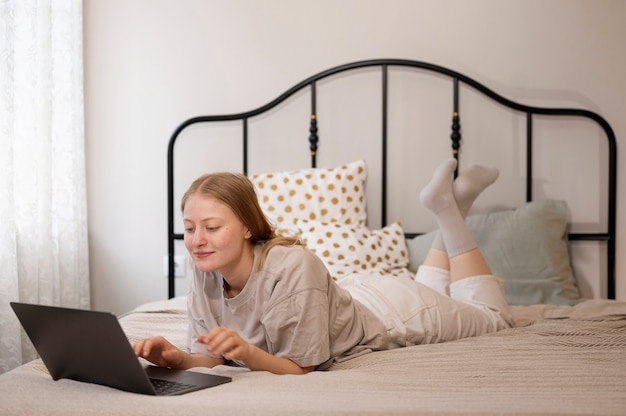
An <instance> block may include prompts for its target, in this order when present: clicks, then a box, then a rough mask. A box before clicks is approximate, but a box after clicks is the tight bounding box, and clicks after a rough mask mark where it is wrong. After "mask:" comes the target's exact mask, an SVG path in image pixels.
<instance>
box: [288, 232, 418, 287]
mask: <svg viewBox="0 0 626 416" xmlns="http://www.w3.org/2000/svg"><path fill="white" fill-rule="evenodd" d="M298 228H299V232H300V236H301V239H302V241H303V243H304V244H305V245H306V246H307V247H308V248H309V249H310V250H311V251H313V252H314V253H315V254H317V256H318V257H319V258H321V259H322V261H323V262H324V264H325V265H326V267H327V268H328V270H329V272H330V274H331V275H332V276H333V278H335V279H337V280H339V279H341V278H342V277H345V276H348V275H350V274H355V273H363V272H371V271H378V272H380V273H381V274H389V273H391V274H394V272H396V271H397V272H398V273H402V272H403V270H406V267H407V266H408V264H409V255H408V250H407V247H406V242H405V237H404V231H403V230H402V227H401V226H400V224H399V223H397V222H396V223H393V224H391V225H388V226H386V227H384V228H383V229H381V230H369V229H368V228H367V227H365V226H351V225H345V224H339V223H328V222H322V221H308V220H302V221H300V222H298Z"/></svg>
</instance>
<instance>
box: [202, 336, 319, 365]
mask: <svg viewBox="0 0 626 416" xmlns="http://www.w3.org/2000/svg"><path fill="white" fill-rule="evenodd" d="M198 341H199V342H201V343H203V344H205V345H206V349H207V351H208V352H210V353H211V354H213V355H215V356H218V357H224V358H225V359H227V360H238V361H241V362H243V363H244V364H245V365H246V366H247V367H248V368H249V369H250V370H262V371H269V372H271V373H274V374H306V373H308V372H310V371H313V369H314V368H315V366H310V367H300V366H299V365H298V364H296V363H295V362H293V361H291V360H289V359H287V358H282V357H276V356H274V355H271V354H268V353H267V352H266V351H263V350H262V349H260V348H258V347H256V346H255V345H252V344H249V343H247V342H246V341H244V340H243V339H242V338H241V337H240V336H239V334H238V333H237V331H234V330H232V329H230V328H224V327H217V328H213V329H212V330H211V332H209V333H208V334H206V335H201V336H199V337H198Z"/></svg>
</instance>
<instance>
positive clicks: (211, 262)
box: [133, 159, 511, 374]
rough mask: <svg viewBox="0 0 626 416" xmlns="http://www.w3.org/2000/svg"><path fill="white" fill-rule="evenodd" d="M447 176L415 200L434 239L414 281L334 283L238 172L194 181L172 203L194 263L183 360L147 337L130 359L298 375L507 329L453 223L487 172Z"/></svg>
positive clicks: (469, 246) (461, 221) (484, 270)
mask: <svg viewBox="0 0 626 416" xmlns="http://www.w3.org/2000/svg"><path fill="white" fill-rule="evenodd" d="M455 168H456V160H455V159H450V160H447V161H446V162H444V163H443V164H442V165H441V166H440V167H439V168H438V169H437V170H436V171H435V173H434V175H433V178H432V180H431V182H430V183H429V184H428V186H427V187H426V188H424V190H423V191H422V193H421V194H420V199H421V200H422V203H424V205H425V206H427V207H428V208H429V209H430V210H431V211H432V212H433V214H434V215H435V218H436V220H437V223H438V225H439V228H440V237H439V238H437V239H436V240H435V242H434V243H433V247H432V248H431V250H430V253H429V255H428V256H427V258H426V260H425V262H424V264H423V265H422V266H421V267H420V269H419V271H418V273H417V276H416V278H415V281H414V280H412V279H405V278H394V277H381V276H379V275H376V276H368V275H355V276H353V277H351V278H346V279H344V280H341V281H340V283H339V284H337V283H335V282H334V281H333V280H332V279H331V277H330V275H329V273H328V271H327V270H326V268H325V267H324V264H323V263H322V261H321V260H320V259H319V258H317V257H316V256H315V255H314V254H313V253H311V252H310V251H309V250H307V249H306V248H305V247H303V246H302V245H301V244H300V242H299V241H298V240H297V239H294V238H290V237H285V236H278V235H276V234H275V233H274V230H273V228H272V227H271V225H270V224H269V223H268V221H267V219H266V218H265V216H264V215H263V212H262V210H261V208H260V207H259V204H258V201H257V198H256V194H255V191H254V187H253V185H252V183H251V182H250V181H249V180H248V179H247V178H246V177H245V176H243V175H238V174H232V173H217V174H209V175H205V176H202V177H200V178H198V179H197V180H196V181H195V182H194V183H193V184H192V185H191V187H190V188H189V190H188V191H187V192H186V193H185V195H184V196H183V199H182V203H181V209H182V212H183V221H184V224H185V231H184V236H185V237H184V238H185V246H186V248H187V250H188V251H189V253H190V255H191V257H192V259H193V262H194V266H195V267H194V280H193V282H192V284H191V288H190V292H189V296H188V309H189V317H190V324H189V325H190V327H189V329H190V331H189V333H190V352H189V353H188V352H186V351H182V350H180V349H178V348H177V347H175V346H174V345H172V344H171V343H170V342H168V341H167V340H166V339H164V338H163V337H154V338H149V339H144V340H141V341H139V342H137V343H135V344H134V345H133V348H134V351H135V353H136V355H137V356H138V357H143V358H145V359H147V360H149V361H151V362H152V363H154V364H156V365H158V366H164V367H172V368H178V369H188V368H192V367H213V366H216V365H219V364H225V363H230V362H234V363H236V364H239V365H243V366H247V367H248V368H250V369H251V370H265V371H270V372H272V373H276V374H304V373H307V372H310V371H312V370H314V369H316V368H318V369H320V368H326V367H327V366H328V365H330V364H331V363H332V362H333V361H334V360H338V359H342V358H346V357H350V356H354V355H355V354H360V353H363V352H367V351H375V350H384V349H389V348H397V347H401V346H407V345H415V344H420V343H432V342H443V341H449V340H453V339H459V338H464V337H469V336H476V335H480V334H483V333H487V332H492V331H497V330H500V329H503V328H507V327H509V326H510V322H511V317H510V312H509V308H508V305H507V303H506V300H505V297H504V289H503V287H504V286H503V283H502V281H501V280H500V279H498V278H497V277H495V276H492V275H491V271H490V269H489V266H488V265H487V263H486V262H485V260H484V258H483V256H482V254H481V253H480V251H479V250H478V248H477V247H476V243H475V242H474V240H473V238H472V236H471V234H470V232H469V230H468V228H467V226H466V225H465V215H466V214H467V211H468V210H469V208H470V206H471V204H472V202H473V201H474V199H475V198H476V197H477V196H478V195H479V194H480V192H482V190H483V189H484V188H485V187H487V186H488V185H490V184H491V183H492V182H493V181H494V180H495V179H496V178H497V175H498V173H497V171H496V170H495V169H488V168H484V167H480V166H473V167H471V168H468V169H467V170H466V171H464V172H462V173H461V175H459V177H458V178H457V180H456V181H455V180H453V172H454V169H455Z"/></svg>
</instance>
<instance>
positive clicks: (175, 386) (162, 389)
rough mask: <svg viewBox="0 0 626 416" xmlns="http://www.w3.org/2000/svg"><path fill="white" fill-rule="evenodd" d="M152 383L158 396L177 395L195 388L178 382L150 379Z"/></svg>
mask: <svg viewBox="0 0 626 416" xmlns="http://www.w3.org/2000/svg"><path fill="white" fill-rule="evenodd" d="M150 382H151V383H152V385H153V386H154V390H155V391H156V394H157V395H168V394H176V393H178V392H180V391H182V390H185V389H187V388H189V387H192V386H193V384H186V383H178V382H176V381H170V380H161V379H158V378H150Z"/></svg>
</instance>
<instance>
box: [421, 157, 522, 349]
mask: <svg viewBox="0 0 626 416" xmlns="http://www.w3.org/2000/svg"><path fill="white" fill-rule="evenodd" d="M455 168H456V160H455V159H450V160H447V161H445V162H444V163H443V164H442V165H440V166H439V168H437V170H436V171H435V173H434V174H433V178H432V180H431V181H430V183H429V184H428V185H427V186H426V187H425V188H424V190H423V191H422V193H421V194H420V199H421V200H422V203H423V204H424V205H425V206H426V207H427V208H429V209H430V210H431V211H432V212H433V214H434V215H435V218H436V220H437V223H438V225H439V230H440V234H441V238H442V241H443V243H444V247H445V249H446V250H447V256H448V261H449V271H450V279H451V281H452V284H451V285H450V287H449V291H450V296H451V297H452V298H453V299H456V300H457V301H460V302H462V304H464V305H466V306H462V304H459V305H458V308H459V309H456V308H451V309H446V308H444V309H443V310H440V311H439V312H440V313H441V314H442V315H441V320H442V321H443V322H445V321H448V323H453V322H461V323H462V324H461V325H460V326H458V327H457V326H456V325H452V327H448V326H447V325H442V329H444V330H445V331H444V332H446V331H451V333H450V334H448V335H447V336H443V339H450V337H452V338H454V337H455V336H460V337H464V336H469V334H471V333H474V332H475V329H477V328H479V327H480V326H481V325H482V324H484V323H485V322H490V323H491V324H493V323H494V322H498V324H497V325H496V326H495V327H496V328H501V326H500V325H504V326H507V325H510V324H511V322H512V321H511V315H510V310H509V306H508V304H507V302H506V297H505V293H504V284H503V282H502V280H501V279H499V278H497V277H495V276H493V275H492V273H491V269H490V267H489V265H488V264H487V262H486V261H485V259H484V257H483V255H482V253H481V252H480V250H479V249H478V247H477V246H476V242H475V241H474V238H473V237H472V235H471V233H470V231H469V229H468V227H467V225H466V223H465V217H464V214H463V213H462V212H461V209H460V207H459V205H458V204H457V201H456V199H455V194H454V185H453V183H454V182H453V177H454V169H455ZM492 175H493V174H492ZM496 177H497V174H496ZM459 178H460V176H459ZM457 180H458V179H457ZM493 180H495V177H494V178H493ZM493 180H491V182H493ZM479 182H480V181H479ZM487 182H489V180H483V185H481V186H482V189H484V188H485V187H486V186H488V183H487ZM485 184H486V185H485ZM463 186H465V185H463ZM477 189H480V190H482V189H481V188H480V187H476V188H474V191H472V192H471V194H473V198H471V200H472V201H473V200H474V199H475V197H476V196H478V194H479V193H480V191H478V192H477V191H476V190H477ZM459 191H460V188H459ZM464 204H465V205H464V207H465V208H467V209H469V207H470V206H471V203H469V204H467V201H465V202H464ZM465 208H464V209H465ZM465 212H466V211H465ZM432 251H437V249H436V248H435V249H434V250H432ZM439 251H441V250H439ZM425 266H426V267H424V272H423V276H425V278H426V279H428V276H435V277H432V279H435V280H436V279H437V277H436V276H437V275H441V274H442V273H445V268H440V267H438V266H437V263H435V264H426V263H425ZM420 269H421V268H420ZM418 274H419V271H418ZM416 280H418V281H419V279H417V278H416ZM455 309H456V312H453V313H452V319H446V318H450V316H449V315H448V314H449V313H450V312H452V311H454V310H455ZM461 310H462V311H463V312H462V313H460V312H461ZM459 317H462V319H459ZM494 319H495V321H494ZM488 327H491V328H494V326H491V325H489V326H488ZM466 331H467V332H466ZM481 332H482V331H481V330H478V331H477V333H481Z"/></svg>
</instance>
